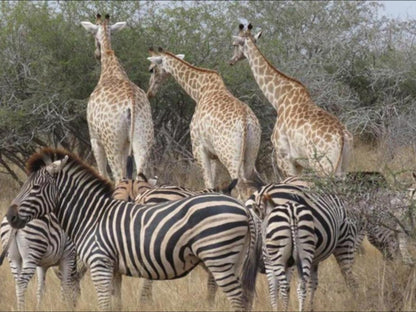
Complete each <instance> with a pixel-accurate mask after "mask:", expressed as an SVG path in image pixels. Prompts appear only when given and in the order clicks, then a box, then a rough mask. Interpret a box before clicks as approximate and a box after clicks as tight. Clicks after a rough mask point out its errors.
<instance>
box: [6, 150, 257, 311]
mask: <svg viewBox="0 0 416 312" xmlns="http://www.w3.org/2000/svg"><path fill="white" fill-rule="evenodd" d="M44 159H50V161H51V162H53V163H52V164H51V165H45V162H44ZM28 168H29V171H30V172H33V176H32V177H31V178H32V180H33V184H34V187H33V188H32V189H31V190H30V192H26V193H24V194H23V193H22V194H19V196H18V198H19V200H15V201H13V203H12V206H11V207H10V208H9V210H8V213H7V218H8V221H9V222H10V224H11V225H12V226H13V227H16V228H21V227H23V226H24V225H25V224H26V223H27V222H29V221H30V220H31V219H33V218H39V217H41V216H42V215H44V214H47V213H49V212H50V211H52V210H53V211H54V212H55V213H56V215H57V218H58V220H59V222H60V224H61V226H62V228H63V229H64V230H65V232H66V233H67V234H68V236H69V237H70V238H71V239H72V240H73V242H74V243H75V245H76V247H77V252H78V255H79V257H80V258H81V260H82V261H83V262H84V263H86V264H87V265H88V266H89V268H90V272H91V277H92V280H93V283H94V285H95V288H96V291H97V296H98V303H99V307H100V309H111V300H110V297H111V294H112V292H114V294H115V296H116V298H118V300H120V283H121V276H122V275H128V276H137V277H144V278H148V279H161V280H163V279H174V278H179V277H183V276H185V275H186V274H188V273H189V272H190V271H191V270H192V269H193V268H195V266H196V265H197V264H199V263H202V264H203V265H205V267H206V268H207V269H208V270H209V272H210V273H211V274H212V275H213V276H214V278H215V281H216V283H217V285H218V287H219V288H221V289H222V290H223V291H224V293H225V295H226V296H227V297H228V299H229V300H230V302H231V304H232V306H233V308H234V309H236V310H242V309H244V310H247V309H249V308H250V307H251V303H252V298H253V292H254V287H255V280H256V275H257V263H258V253H257V252H258V251H259V249H260V246H261V242H260V240H258V239H257V234H256V233H257V231H256V227H255V225H254V221H253V217H252V216H251V213H250V212H249V211H248V210H247V209H246V208H245V207H244V206H243V205H242V204H241V203H240V202H238V201H237V200H235V199H234V198H232V197H229V196H226V195H221V194H207V195H198V196H193V197H189V198H185V199H182V200H179V201H175V202H168V203H163V204H159V205H153V206H140V205H135V204H132V203H127V202H122V201H119V200H115V199H112V198H111V192H112V191H113V190H112V187H111V184H109V182H107V181H106V180H103V179H102V178H101V177H100V176H99V175H98V174H97V173H96V172H95V171H94V170H92V169H91V168H90V167H88V166H87V165H85V164H83V163H82V161H81V160H79V159H78V158H77V157H76V156H74V155H71V154H68V153H66V152H64V151H59V150H52V149H44V150H43V151H42V152H40V153H38V154H34V155H32V157H31V159H29V161H28ZM38 183H40V185H39V187H35V186H36V185H38ZM52 199H54V200H52ZM117 308H119V307H117Z"/></svg>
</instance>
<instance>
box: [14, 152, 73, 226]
mask: <svg viewBox="0 0 416 312" xmlns="http://www.w3.org/2000/svg"><path fill="white" fill-rule="evenodd" d="M67 161H68V156H65V158H64V159H60V160H57V161H54V162H52V163H49V164H47V161H46V160H45V166H44V167H42V168H40V169H39V170H37V171H35V172H32V173H31V174H30V175H29V177H28V179H27V180H26V182H25V183H24V184H23V186H22V188H21V190H20V192H19V194H18V195H17V196H16V198H15V199H14V200H13V201H12V204H11V205H10V207H9V209H8V211H7V215H6V216H7V221H8V222H9V224H10V225H11V226H12V227H14V228H17V229H21V228H23V227H24V226H25V225H26V224H27V223H28V222H29V221H31V220H33V219H35V218H39V217H41V216H43V215H45V214H48V213H50V212H52V211H53V210H54V208H55V205H56V201H57V199H58V191H57V186H56V183H55V181H56V176H57V174H58V173H59V172H60V171H61V170H62V168H63V167H64V166H65V164H66V162H67ZM49 162H50V161H49Z"/></svg>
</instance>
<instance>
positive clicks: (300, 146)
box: [230, 24, 353, 176]
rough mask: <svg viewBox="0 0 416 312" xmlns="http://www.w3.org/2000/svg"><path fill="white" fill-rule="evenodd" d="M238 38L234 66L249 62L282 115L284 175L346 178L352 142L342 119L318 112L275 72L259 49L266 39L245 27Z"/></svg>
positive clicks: (279, 150)
mask: <svg viewBox="0 0 416 312" xmlns="http://www.w3.org/2000/svg"><path fill="white" fill-rule="evenodd" d="M239 28H240V32H239V35H238V36H233V46H234V55H233V57H232V59H231V60H230V65H233V64H235V63H236V62H238V61H239V60H242V59H244V58H247V60H248V63H249V65H250V68H251V71H252V72H253V75H254V78H255V80H256V82H257V84H258V85H259V87H260V89H261V90H262V91H263V93H264V95H265V96H266V98H267V100H268V101H269V102H270V103H271V104H272V106H273V107H274V108H275V110H276V111H277V120H276V124H275V126H274V129H273V134H272V136H271V141H272V144H273V147H274V150H275V157H276V160H277V165H278V166H279V169H280V170H281V171H282V172H283V175H285V176H298V175H300V174H301V173H302V171H303V169H304V168H310V169H312V170H314V171H315V173H316V174H318V175H320V176H324V175H330V174H335V175H336V176H343V175H344V174H345V171H346V169H347V166H348V161H349V156H350V150H351V149H352V140H353V137H352V135H351V133H350V132H349V131H348V130H347V129H346V127H345V126H344V125H343V124H342V123H341V122H340V121H339V120H338V118H337V117H335V116H334V115H332V114H330V113H329V112H327V111H325V110H324V109H322V108H320V107H318V106H317V105H316V104H315V103H314V102H313V101H312V99H311V97H310V94H309V92H308V90H307V89H306V87H305V86H304V85H303V84H302V83H300V82H299V81H297V80H295V79H293V78H291V77H289V76H287V75H285V74H284V73H282V72H280V71H279V70H278V69H276V68H275V67H274V66H273V65H272V64H271V63H270V62H269V61H268V60H267V59H266V58H265V57H264V56H263V54H262V53H261V52H260V50H259V49H258V47H257V46H256V42H257V40H258V39H259V38H260V36H261V33H262V32H259V33H257V34H256V35H254V36H253V35H252V34H251V29H252V25H251V24H249V25H248V27H247V29H246V30H244V25H243V24H240V26H239Z"/></svg>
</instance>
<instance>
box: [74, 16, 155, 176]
mask: <svg viewBox="0 0 416 312" xmlns="http://www.w3.org/2000/svg"><path fill="white" fill-rule="evenodd" d="M109 19H110V17H109V15H108V14H107V15H106V16H105V19H104V20H102V19H101V15H99V14H97V21H96V25H95V24H93V23H90V22H81V24H82V26H83V27H84V28H85V29H86V30H87V31H88V32H90V33H92V34H93V35H94V36H95V46H96V50H95V56H96V58H97V59H99V60H100V61H101V75H100V79H99V81H98V83H97V86H96V87H95V89H94V91H93V92H92V93H91V96H90V98H89V101H88V107H87V120H88V127H89V132H90V139H91V146H92V150H93V152H94V156H95V159H96V161H97V167H98V170H99V172H100V174H101V175H103V176H105V177H107V176H108V174H107V159H108V163H109V165H110V168H111V171H112V174H113V179H114V180H115V181H119V180H120V179H121V178H122V177H124V176H125V168H126V161H127V155H130V154H131V153H132V152H133V153H134V159H135V164H136V169H137V172H142V171H143V170H144V169H145V166H146V164H147V158H148V156H149V153H150V149H151V147H152V145H153V140H154V136H153V121H152V113H151V109H150V103H149V100H148V98H147V96H146V93H145V92H144V91H143V90H142V89H140V88H139V87H138V86H136V85H135V84H134V83H133V82H131V81H130V80H129V78H128V77H127V74H126V72H125V71H124V69H123V67H122V65H121V64H120V62H119V61H118V59H117V57H116V55H115V54H114V51H113V50H112V49H111V38H110V36H111V33H114V32H116V31H118V30H120V29H122V28H124V27H125V26H126V22H118V23H115V24H114V25H110V24H109ZM106 157H107V158H106Z"/></svg>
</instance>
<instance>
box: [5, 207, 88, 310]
mask: <svg viewBox="0 0 416 312" xmlns="http://www.w3.org/2000/svg"><path fill="white" fill-rule="evenodd" d="M0 236H1V243H2V245H3V250H4V253H6V252H7V258H8V260H9V264H10V268H11V271H12V274H13V276H14V279H15V282H16V298H17V307H18V309H19V310H24V309H25V292H26V288H27V285H28V283H29V281H30V279H31V278H32V277H33V275H34V274H35V271H36V272H37V277H38V278H37V281H38V287H37V305H38V307H39V306H40V304H41V300H42V296H43V293H44V287H45V277H46V272H47V270H48V269H49V268H50V267H52V266H58V267H59V271H58V272H59V274H58V276H59V277H60V279H61V295H62V299H63V300H65V301H66V303H67V306H68V308H73V307H75V304H76V300H77V298H78V296H79V294H80V288H79V279H80V275H79V274H78V273H77V266H76V250H75V246H74V244H73V243H72V242H71V240H70V239H69V238H68V236H67V235H66V234H65V232H64V231H63V230H62V228H61V226H60V225H59V222H58V220H57V218H56V216H55V215H54V214H48V215H45V216H42V217H41V218H39V219H35V220H32V221H31V222H29V223H28V224H27V225H26V226H25V227H24V228H22V229H19V230H15V229H13V228H12V227H11V226H10V225H9V223H8V221H7V219H6V218H4V219H3V221H2V223H1V225H0ZM2 260H3V259H2Z"/></svg>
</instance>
